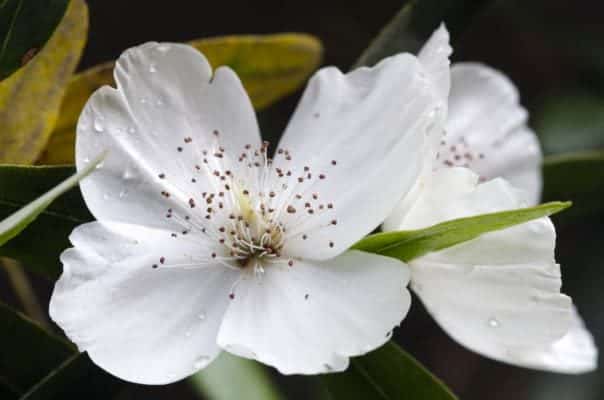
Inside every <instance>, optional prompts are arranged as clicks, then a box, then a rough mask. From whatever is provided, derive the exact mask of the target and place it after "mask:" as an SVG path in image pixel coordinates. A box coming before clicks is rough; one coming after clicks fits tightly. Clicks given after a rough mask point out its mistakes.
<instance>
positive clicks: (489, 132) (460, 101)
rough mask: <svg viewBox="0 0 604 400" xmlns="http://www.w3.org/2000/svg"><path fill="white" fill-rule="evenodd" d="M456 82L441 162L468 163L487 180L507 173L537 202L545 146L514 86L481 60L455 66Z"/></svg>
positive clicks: (507, 178) (530, 200)
mask: <svg viewBox="0 0 604 400" xmlns="http://www.w3.org/2000/svg"><path fill="white" fill-rule="evenodd" d="M451 80H452V83H451V85H452V86H451V94H450V97H449V114H448V121H447V125H446V130H447V135H446V137H445V139H444V140H443V142H442V146H440V150H439V154H438V163H437V165H441V166H452V165H456V166H467V167H469V168H471V169H472V170H473V171H475V172H477V173H478V174H479V175H480V176H481V177H483V179H485V180H487V179H492V178H497V177H503V178H505V179H506V180H508V181H509V182H510V183H512V184H513V185H514V186H516V187H518V188H520V189H522V190H524V191H526V198H527V200H528V201H529V203H530V204H537V203H538V202H539V198H540V196H541V185H542V179H541V160H542V155H541V149H540V147H539V141H538V139H537V136H536V135H535V133H534V132H533V131H532V130H530V128H529V127H528V126H527V112H526V110H525V109H524V108H523V107H522V106H521V105H520V103H519V99H518V91H517V90H516V88H515V87H514V84H513V83H512V82H511V81H510V80H509V79H508V78H507V77H506V76H505V75H503V74H502V73H500V72H498V71H496V70H494V69H492V68H489V67H487V66H484V65H481V64H476V63H461V64H455V65H453V68H452V69H451Z"/></svg>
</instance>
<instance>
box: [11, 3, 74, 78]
mask: <svg viewBox="0 0 604 400" xmlns="http://www.w3.org/2000/svg"><path fill="white" fill-rule="evenodd" d="M67 3H68V0H35V1H32V0H4V1H0V80H3V79H5V78H6V77H7V76H9V75H10V74H12V73H13V72H14V71H16V70H17V69H19V68H21V67H22V66H24V65H25V64H27V63H28V62H29V61H30V60H31V59H32V58H33V57H34V55H35V54H36V53H37V52H38V50H39V49H41V48H42V47H43V46H44V44H45V43H46V41H47V40H48V39H49V38H50V36H51V35H52V33H53V32H54V30H55V28H56V27H57V25H58V24H59V22H60V21H61V18H62V17H63V14H65V10H66V9H67Z"/></svg>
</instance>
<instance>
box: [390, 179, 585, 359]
mask: <svg viewBox="0 0 604 400" xmlns="http://www.w3.org/2000/svg"><path fill="white" fill-rule="evenodd" d="M477 183H478V175H476V174H474V173H473V172H471V171H470V170H468V169H464V168H448V169H442V170H439V171H436V172H435V173H434V176H433V177H432V179H430V180H429V182H428V184H427V185H426V186H425V188H424V190H423V193H422V195H421V196H420V197H419V199H418V201H417V202H416V204H415V205H414V207H413V208H412V209H411V211H410V213H409V214H408V215H407V216H406V217H405V218H404V220H402V221H401V222H400V225H399V228H400V229H414V228H420V227H425V226H429V225H432V224H435V223H438V222H442V221H445V220H450V219H453V218H459V217H465V216H471V215H476V214H481V213H486V212H494V211H501V210H506V209H514V208H519V207H522V206H523V205H524V204H523V201H522V200H521V197H520V195H519V194H518V192H517V191H516V190H515V189H514V188H512V187H511V186H510V185H509V184H507V183H506V182H505V181H503V180H502V179H496V180H493V181H489V182H486V183H484V184H481V185H477ZM554 247H555V230H554V227H553V225H552V223H551V221H550V220H549V219H548V218H541V219H538V220H535V221H531V222H528V223H525V224H522V225H519V226H515V227H512V228H508V229H505V230H501V231H496V232H492V233H488V234H485V235H482V236H481V237H479V238H477V239H474V240H472V241H469V242H466V243H462V244H460V245H457V246H453V247H451V248H448V249H445V250H442V251H439V252H434V253H430V254H428V255H426V256H423V257H421V258H418V259H416V260H413V261H412V262H411V263H410V265H411V281H412V288H413V289H414V291H415V292H416V293H417V294H418V296H419V297H420V298H421V300H422V302H423V303H424V304H425V305H426V308H427V309H428V311H429V312H430V313H431V314H432V315H433V316H434V318H435V319H436V321H437V322H438V323H439V324H440V325H441V326H442V327H443V329H444V330H445V331H446V332H447V333H449V335H451V336H452V337H453V338H454V339H455V340H456V341H457V342H459V343H461V344H462V345H464V346H466V347H467V348H469V349H471V350H474V351H476V352H478V353H480V354H483V355H485V356H487V357H490V358H494V359H496V360H500V361H504V362H508V363H511V364H516V365H529V364H530V366H531V367H533V368H540V369H548V370H562V369H564V368H565V366H564V365H563V364H559V365H556V366H553V365H552V363H548V362H547V361H549V360H548V359H547V358H546V357H545V356H543V353H540V354H541V356H540V357H530V358H529V360H530V362H529V361H527V360H522V359H520V358H519V356H518V355H519V354H525V355H527V357H528V354H529V353H528V352H529V351H531V352H537V353H539V351H542V349H544V348H549V347H551V346H552V344H553V343H554V342H556V341H557V340H559V339H560V338H562V337H563V336H564V335H565V334H566V333H567V332H568V330H569V327H570V325H571V318H572V303H571V300H570V298H569V297H567V296H565V295H563V294H561V293H560V286H561V283H562V282H561V279H560V267H559V265H557V264H556V262H555V260H554ZM573 345H574V343H572V342H571V343H569V346H573ZM527 349H530V350H527ZM564 350H565V351H567V352H572V351H577V352H581V351H582V350H581V349H573V350H571V349H570V348H569V347H565V349H564ZM552 357H553V356H552ZM550 360H551V359H550Z"/></svg>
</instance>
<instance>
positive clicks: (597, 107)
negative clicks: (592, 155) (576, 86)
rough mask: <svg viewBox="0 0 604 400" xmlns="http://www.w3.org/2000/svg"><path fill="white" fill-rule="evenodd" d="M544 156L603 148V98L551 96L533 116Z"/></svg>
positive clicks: (566, 95)
mask: <svg viewBox="0 0 604 400" xmlns="http://www.w3.org/2000/svg"><path fill="white" fill-rule="evenodd" d="M534 120H535V123H534V125H535V131H536V132H537V133H538V135H539V140H540V142H541V146H542V147H543V151H544V152H545V153H546V154H560V153H562V154H564V153H570V152H577V151H590V150H596V149H602V148H604V98H603V97H599V96H595V95H592V94H587V93H572V94H557V95H554V96H551V97H550V98H548V99H547V100H546V101H544V103H543V105H542V106H541V107H540V108H539V109H538V111H537V113H535V117H534Z"/></svg>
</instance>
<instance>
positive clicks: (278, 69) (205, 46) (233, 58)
mask: <svg viewBox="0 0 604 400" xmlns="http://www.w3.org/2000/svg"><path fill="white" fill-rule="evenodd" d="M189 44H190V45H192V46H193V47H195V48H197V49H198V50H200V51H202V52H203V53H204V54H205V56H206V57H207V58H208V61H209V62H210V64H212V66H213V67H214V68H216V67H219V66H221V65H228V66H229V67H231V68H233V70H235V71H236V72H237V74H238V75H239V77H240V78H241V81H242V82H243V85H244V86H245V89H246V91H247V92H248V94H249V96H250V98H251V100H252V103H253V104H254V107H255V108H256V109H257V110H261V109H263V108H265V107H268V106H269V105H271V104H273V103H274V102H275V101H277V100H279V99H280V98H282V97H284V96H286V95H288V94H290V93H292V92H293V91H294V90H296V89H297V88H299V87H300V86H301V85H302V83H304V81H305V80H306V79H307V78H308V76H309V75H310V74H311V73H312V72H313V71H314V70H315V69H316V68H317V67H318V66H319V63H320V61H321V55H322V51H323V47H322V45H321V42H320V41H319V40H318V39H316V38H314V37H313V36H310V35H304V34H294V33H287V34H276V35H239V36H237V35H235V36H222V37H214V38H207V39H198V40H193V41H191V42H189ZM113 65H114V63H113V62H108V63H104V64H101V65H97V66H96V67H93V68H90V69H88V70H86V71H84V72H82V73H80V74H77V75H76V76H74V77H73V79H72V80H71V82H70V84H69V87H68V89H67V93H66V94H65V99H64V101H63V104H62V105H61V112H60V116H59V120H58V121H57V125H56V128H55V131H54V132H53V133H52V136H51V139H50V142H49V143H48V146H47V147H46V149H45V151H44V154H43V155H42V157H41V158H40V159H39V161H38V162H39V163H40V164H71V163H73V160H74V148H75V126H76V122H77V120H78V117H79V115H80V112H81V111H82V108H83V107H84V104H86V101H87V100H88V98H89V97H90V95H92V93H93V92H94V91H95V90H97V89H98V88H100V87H101V86H103V85H114V81H113Z"/></svg>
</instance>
